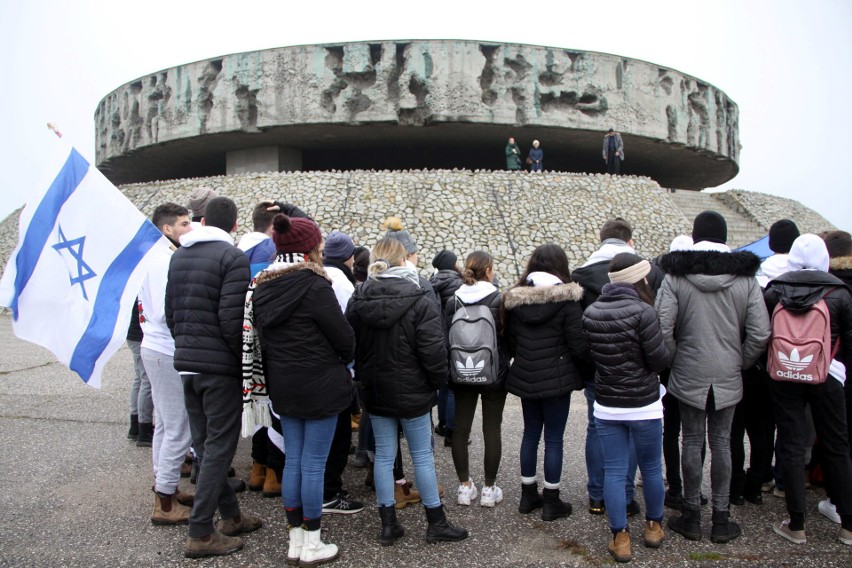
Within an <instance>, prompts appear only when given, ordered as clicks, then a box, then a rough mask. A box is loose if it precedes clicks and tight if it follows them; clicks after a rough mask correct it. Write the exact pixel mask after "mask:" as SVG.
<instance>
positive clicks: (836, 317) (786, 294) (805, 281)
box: [764, 270, 852, 376]
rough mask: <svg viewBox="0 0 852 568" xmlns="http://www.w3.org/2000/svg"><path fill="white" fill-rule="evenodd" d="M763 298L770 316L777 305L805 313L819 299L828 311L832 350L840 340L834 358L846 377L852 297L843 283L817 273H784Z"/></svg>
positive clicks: (851, 356)
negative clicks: (843, 366)
mask: <svg viewBox="0 0 852 568" xmlns="http://www.w3.org/2000/svg"><path fill="white" fill-rule="evenodd" d="M764 298H765V300H766V308H767V310H768V311H769V313H770V314H772V313H773V312H774V311H775V306H777V305H778V303H779V302H780V303H781V305H783V306H784V307H785V308H787V309H789V310H791V311H794V312H796V311H804V310H807V309H808V308H810V307H811V306H812V305H814V304H815V303H817V301H818V300H819V299H820V298H822V299H823V301H825V306H826V308H828V318H829V323H830V326H831V345H832V348H833V347H834V344H835V342H836V341H837V338H838V337H839V338H840V348H839V349H838V350H837V353H836V354H835V356H834V359H835V361H839V362H841V363H843V364H844V365H845V367H846V374H847V376H848V373H850V370H852V296H850V291H849V287H848V286H847V285H846V284H845V283H844V282H843V280H841V279H840V278H837V277H836V276H834V275H832V274H828V273H826V272H822V271H820V270H799V271H796V272H787V273H785V274H782V275H781V276H779V277H777V278H775V279H774V280H772V281H771V282H769V284H768V285H767V286H766V290H765V291H764Z"/></svg>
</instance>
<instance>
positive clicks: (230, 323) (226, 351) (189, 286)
mask: <svg viewBox="0 0 852 568" xmlns="http://www.w3.org/2000/svg"><path fill="white" fill-rule="evenodd" d="M228 239H230V236H229V235H228V234H227V233H225V232H224V231H222V230H220V229H215V228H214V227H205V228H203V229H198V230H194V231H191V232H189V233H187V234H186V235H184V237H183V238H182V239H181V244H182V245H183V246H181V247H180V248H179V249H177V250H176V251H175V253H174V254H173V255H172V259H171V262H170V264H169V280H168V284H167V285H166V302H165V308H166V324H167V325H168V326H169V330H170V331H171V332H172V336H173V337H174V338H175V369H177V370H178V371H189V372H193V373H207V374H211V375H225V376H233V377H234V379H235V380H238V379H239V377H241V375H242V367H241V358H242V344H243V342H242V337H243V307H244V305H245V301H246V291H247V290H248V284H249V277H250V272H249V262H248V257H247V256H246V255H245V253H244V252H243V251H241V250H240V249H238V248H237V247H235V246H234V245H233V240H230V242H229V241H228Z"/></svg>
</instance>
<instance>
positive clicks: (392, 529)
mask: <svg viewBox="0 0 852 568" xmlns="http://www.w3.org/2000/svg"><path fill="white" fill-rule="evenodd" d="M379 516H380V517H381V518H382V534H381V535H379V542H380V543H382V546H391V545H392V544H393V543H394V542H396V539H398V538H401V537H402V535H404V534H405V531H404V530H403V528H402V525H401V524H399V521H397V520H396V507H394V506H393V505H388V506H387V507H379Z"/></svg>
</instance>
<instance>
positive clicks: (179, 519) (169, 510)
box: [151, 491, 191, 525]
mask: <svg viewBox="0 0 852 568" xmlns="http://www.w3.org/2000/svg"><path fill="white" fill-rule="evenodd" d="M174 497H175V496H174V495H164V494H162V493H157V492H156V491H154V509H153V510H152V511H151V522H152V523H154V524H155V525H185V524H186V523H188V522H189V513H190V512H191V510H190V508H189V507H186V506H184V505H181V504H180V503H178V501H177V499H175V498H174Z"/></svg>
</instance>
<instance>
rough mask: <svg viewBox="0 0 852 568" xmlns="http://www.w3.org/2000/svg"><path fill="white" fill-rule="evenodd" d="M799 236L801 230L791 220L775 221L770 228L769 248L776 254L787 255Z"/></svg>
mask: <svg viewBox="0 0 852 568" xmlns="http://www.w3.org/2000/svg"><path fill="white" fill-rule="evenodd" d="M798 236H799V228H798V227H797V226H796V224H795V223H794V222H792V221H791V220H789V219H781V220H780V221H775V222H774V223H772V226H771V227H769V248H770V250H772V252H774V253H776V254H787V253H788V252H790V247H792V246H793V241H795V240H796V238H798Z"/></svg>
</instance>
